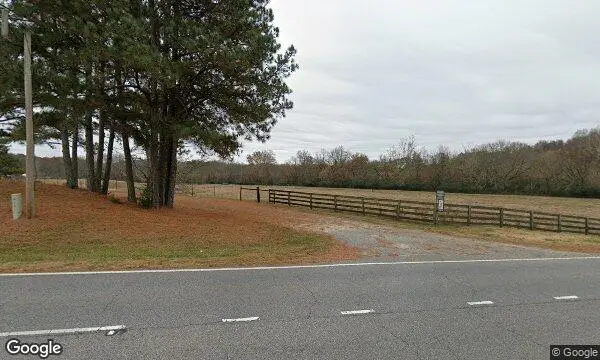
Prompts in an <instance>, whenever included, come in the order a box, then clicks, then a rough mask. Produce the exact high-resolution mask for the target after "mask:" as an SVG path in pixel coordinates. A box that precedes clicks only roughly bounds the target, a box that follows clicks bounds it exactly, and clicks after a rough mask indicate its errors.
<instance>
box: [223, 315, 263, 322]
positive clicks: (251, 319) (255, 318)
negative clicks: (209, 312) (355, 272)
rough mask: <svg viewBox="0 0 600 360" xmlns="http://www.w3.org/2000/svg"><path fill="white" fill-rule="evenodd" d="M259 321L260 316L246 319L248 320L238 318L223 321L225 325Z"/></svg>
mask: <svg viewBox="0 0 600 360" xmlns="http://www.w3.org/2000/svg"><path fill="white" fill-rule="evenodd" d="M254 320H258V316H252V317H246V318H237V319H221V321H223V322H224V323H230V322H246V321H254Z"/></svg>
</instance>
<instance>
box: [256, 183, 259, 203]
mask: <svg viewBox="0 0 600 360" xmlns="http://www.w3.org/2000/svg"><path fill="white" fill-rule="evenodd" d="M256 202H260V188H259V187H258V186H257V187H256Z"/></svg>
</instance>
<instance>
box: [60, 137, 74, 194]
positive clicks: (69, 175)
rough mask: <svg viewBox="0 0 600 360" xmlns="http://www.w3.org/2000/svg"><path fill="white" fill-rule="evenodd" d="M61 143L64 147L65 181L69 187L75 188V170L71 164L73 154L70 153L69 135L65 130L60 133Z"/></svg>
mask: <svg viewBox="0 0 600 360" xmlns="http://www.w3.org/2000/svg"><path fill="white" fill-rule="evenodd" d="M60 142H61V145H62V158H63V165H64V167H65V180H67V186H68V187H70V188H73V168H72V164H71V153H70V152H69V133H68V132H67V131H66V130H65V129H63V130H62V131H61V132H60Z"/></svg>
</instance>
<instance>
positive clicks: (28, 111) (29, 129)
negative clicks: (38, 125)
mask: <svg viewBox="0 0 600 360" xmlns="http://www.w3.org/2000/svg"><path fill="white" fill-rule="evenodd" d="M2 37H4V38H6V39H8V38H9V36H8V9H2ZM23 62H24V64H23V65H24V67H23V73H24V74H23V75H24V78H25V133H26V142H27V150H26V155H25V176H26V178H25V210H26V213H27V218H28V219H31V218H33V217H34V216H35V161H34V159H35V153H34V152H35V146H34V141H33V99H32V94H31V93H32V89H31V31H29V30H25V36H24V37H23Z"/></svg>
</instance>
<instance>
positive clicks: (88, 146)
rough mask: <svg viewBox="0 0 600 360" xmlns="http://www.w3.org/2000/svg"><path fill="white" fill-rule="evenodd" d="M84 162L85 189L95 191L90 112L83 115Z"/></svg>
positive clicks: (92, 128)
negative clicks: (85, 173) (85, 171)
mask: <svg viewBox="0 0 600 360" xmlns="http://www.w3.org/2000/svg"><path fill="white" fill-rule="evenodd" d="M85 162H86V165H87V172H88V173H87V189H88V191H96V177H95V176H94V127H93V123H92V112H91V111H88V112H87V113H86V114H85Z"/></svg>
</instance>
